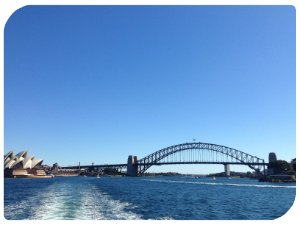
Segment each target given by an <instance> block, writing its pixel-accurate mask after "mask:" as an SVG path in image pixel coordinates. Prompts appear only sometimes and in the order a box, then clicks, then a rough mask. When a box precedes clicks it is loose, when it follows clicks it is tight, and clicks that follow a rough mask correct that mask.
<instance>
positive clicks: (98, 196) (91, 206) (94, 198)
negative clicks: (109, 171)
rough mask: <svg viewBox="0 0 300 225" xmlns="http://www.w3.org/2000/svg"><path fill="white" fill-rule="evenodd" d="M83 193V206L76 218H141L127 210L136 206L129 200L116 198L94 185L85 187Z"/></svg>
mask: <svg viewBox="0 0 300 225" xmlns="http://www.w3.org/2000/svg"><path fill="white" fill-rule="evenodd" d="M81 194H82V198H81V206H80V207H79V208H78V211H77V213H76V219H92V220H95V219H96V220H99V219H100V220H101V219H102V220H106V219H112V220H134V219H141V218H140V216H139V215H137V214H135V213H133V212H130V211H126V210H125V208H130V209H133V208H134V207H135V206H133V205H132V204H130V203H128V202H121V201H119V200H114V199H112V198H111V197H110V196H109V195H107V194H106V193H104V192H102V191H100V190H99V189H97V188H96V187H94V186H92V185H89V186H88V187H87V188H85V189H84V190H83V192H82V193H81Z"/></svg>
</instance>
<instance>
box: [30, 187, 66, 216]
mask: <svg viewBox="0 0 300 225" xmlns="http://www.w3.org/2000/svg"><path fill="white" fill-rule="evenodd" d="M68 188H69V187H68V186H65V185H64V184H53V185H51V186H49V187H48V188H47V189H46V190H43V191H42V192H41V194H40V195H38V196H35V198H40V199H41V203H40V205H39V206H36V205H32V207H33V208H34V211H33V213H32V217H31V218H29V219H34V220H51V219H56V220H58V219H72V218H70V217H66V211H67V209H66V206H65V202H67V201H68V200H69V199H70V195H68V191H67V190H68Z"/></svg>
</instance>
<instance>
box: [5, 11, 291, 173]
mask: <svg viewBox="0 0 300 225" xmlns="http://www.w3.org/2000/svg"><path fill="white" fill-rule="evenodd" d="M295 43H296V40H295V9H294V7H292V6H27V7H24V8H22V9H20V10H18V11H16V12H15V13H14V14H13V15H12V16H11V18H10V19H9V21H8V22H7V24H6V27H5V52H4V53H5V56H4V58H5V72H4V76H5V77H4V85H5V92H4V93H5V106H4V112H5V123H4V125H5V136H4V141H5V143H4V144H5V151H4V153H8V152H9V151H10V150H12V149H13V150H15V151H16V152H18V151H21V150H29V151H30V152H31V154H34V155H38V156H39V157H41V158H43V159H44V163H45V164H49V165H51V164H53V163H55V162H57V159H58V155H60V157H59V159H62V160H63V161H61V162H58V163H59V164H60V165H65V166H67V165H76V164H78V162H79V161H80V162H81V164H91V163H92V162H93V163H95V164H105V163H123V162H124V163H125V162H126V160H127V157H128V155H136V156H138V158H142V157H144V156H146V155H148V154H150V153H152V152H154V151H157V150H159V149H162V148H164V147H168V146H171V145H175V144H181V143H185V142H192V141H193V140H194V139H195V140H196V141H200V142H209V143H214V144H220V145H225V146H228V147H232V148H236V149H238V150H241V151H244V152H247V153H249V154H252V155H255V156H257V157H260V158H263V159H265V160H267V159H268V154H269V152H275V153H276V154H277V158H278V159H283V160H287V161H290V160H291V159H292V158H295V157H296V136H295V135H296V72H295V67H296V66H295V65H296V63H295V59H296V57H295V56H296V52H295ZM61 156H62V157H61ZM233 168H235V167H233ZM238 168H241V169H240V170H241V171H245V170H246V171H247V170H250V169H249V168H247V167H244V168H243V167H238ZM172 170H175V171H178V172H186V171H190V172H191V173H198V174H201V173H203V174H204V173H209V172H220V171H222V170H223V167H222V166H220V167H215V166H212V167H210V166H209V167H208V166H199V165H194V166H188V167H184V166H182V165H181V166H180V168H178V167H176V166H164V167H159V168H153V171H172ZM232 170H234V169H232Z"/></svg>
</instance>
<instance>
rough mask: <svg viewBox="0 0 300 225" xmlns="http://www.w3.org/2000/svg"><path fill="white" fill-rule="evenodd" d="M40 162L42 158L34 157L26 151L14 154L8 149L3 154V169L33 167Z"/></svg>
mask: <svg viewBox="0 0 300 225" xmlns="http://www.w3.org/2000/svg"><path fill="white" fill-rule="evenodd" d="M42 162H43V160H42V159H35V158H34V156H30V155H28V153H27V151H22V152H20V153H18V154H16V155H14V152H13V151H10V152H9V153H8V154H7V155H5V156H4V169H33V168H35V167H38V166H40V165H41V164H42Z"/></svg>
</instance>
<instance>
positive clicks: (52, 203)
mask: <svg viewBox="0 0 300 225" xmlns="http://www.w3.org/2000/svg"><path fill="white" fill-rule="evenodd" d="M74 188H76V190H75V191H74ZM37 198H40V200H41V201H40V204H39V205H38V206H36V205H35V204H34V203H33V202H32V201H30V202H31V203H30V205H31V206H32V207H33V212H32V216H31V217H30V218H28V219H34V220H36V219H38V220H66V219H67V220H70V219H71V220H73V219H76V220H108V219H112V220H118V219H120V220H134V219H141V218H140V216H139V215H137V214H135V213H133V212H130V211H126V209H125V208H129V209H133V208H134V206H133V205H132V204H130V203H128V202H121V201H119V200H114V199H112V198H111V197H110V196H109V195H107V194H106V193H103V192H101V191H100V190H99V189H97V188H96V187H95V186H93V185H92V184H88V183H85V184H84V185H82V186H78V187H74V186H72V184H63V183H59V184H55V185H51V186H50V187H48V188H47V189H45V190H43V192H42V193H40V194H38V195H37V196H34V199H37Z"/></svg>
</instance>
